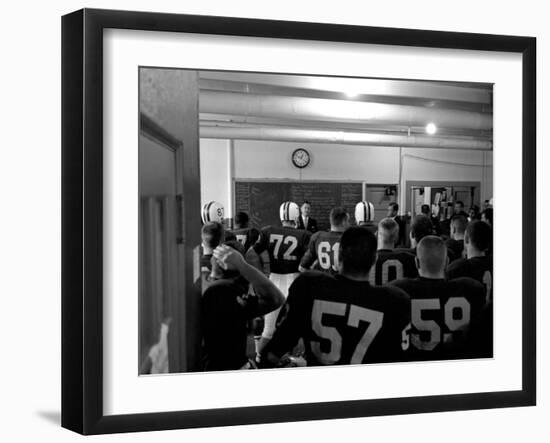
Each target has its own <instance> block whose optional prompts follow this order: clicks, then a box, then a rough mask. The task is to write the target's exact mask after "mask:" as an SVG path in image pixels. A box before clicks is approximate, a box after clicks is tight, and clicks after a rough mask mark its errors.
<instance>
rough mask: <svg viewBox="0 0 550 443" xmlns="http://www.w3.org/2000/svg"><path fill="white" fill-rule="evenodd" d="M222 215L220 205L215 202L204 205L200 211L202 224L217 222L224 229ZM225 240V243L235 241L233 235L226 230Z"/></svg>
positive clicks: (222, 210)
mask: <svg viewBox="0 0 550 443" xmlns="http://www.w3.org/2000/svg"><path fill="white" fill-rule="evenodd" d="M224 214H225V211H224V208H223V205H222V204H221V203H219V202H217V201H210V202H208V203H205V204H204V205H203V206H202V209H201V220H202V224H203V225H205V224H206V223H210V222H218V223H220V224H221V225H222V226H223V227H224V228H225V227H226V226H225V220H224ZM225 239H226V240H227V241H229V240H235V234H233V233H232V232H231V231H228V230H226V231H225Z"/></svg>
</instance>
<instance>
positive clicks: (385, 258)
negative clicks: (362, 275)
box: [370, 217, 418, 286]
mask: <svg viewBox="0 0 550 443" xmlns="http://www.w3.org/2000/svg"><path fill="white" fill-rule="evenodd" d="M398 240H399V226H398V224H397V222H396V221H395V220H394V219H393V218H390V217H387V218H384V219H382V220H381V221H380V223H378V251H377V253H376V263H375V264H374V266H373V267H372V269H371V272H370V282H371V284H373V285H378V286H379V285H385V284H386V283H388V282H390V281H393V280H399V279H402V278H414V277H417V276H418V273H417V271H416V264H415V260H414V255H413V254H411V253H409V252H405V251H400V250H398V249H394V246H395V244H396V243H397V242H398Z"/></svg>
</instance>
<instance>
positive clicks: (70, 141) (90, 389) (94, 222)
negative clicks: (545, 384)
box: [62, 9, 536, 434]
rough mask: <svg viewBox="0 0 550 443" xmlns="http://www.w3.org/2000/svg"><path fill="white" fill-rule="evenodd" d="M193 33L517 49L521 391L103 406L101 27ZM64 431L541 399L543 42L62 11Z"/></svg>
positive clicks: (462, 407)
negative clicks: (118, 409)
mask: <svg viewBox="0 0 550 443" xmlns="http://www.w3.org/2000/svg"><path fill="white" fill-rule="evenodd" d="M107 28H116V29H131V30H147V31H170V32H191V33H199V34H218V35H228V36H249V37H267V38H285V39H301V40H316V41H332V42H351V43H368V44H377V45H398V46H411V47H412V46H416V47H425V48H454V49H470V50H480V51H503V52H510V53H519V54H521V55H522V71H523V79H522V82H523V83H522V89H523V98H522V100H523V104H522V106H523V109H522V111H523V115H522V128H523V139H522V161H523V182H522V184H521V185H522V195H523V207H522V222H523V232H522V240H523V245H522V253H523V269H522V271H523V274H522V275H523V281H522V388H521V389H520V390H517V391H504V392H485V393H473V394H457V395H436V396H421V397H404V398H392V399H371V400H357V401H337V402H326V403H307V404H289V405H288V404H287V405H266V406H260V407H237V408H231V409H209V410H198V411H192V410H191V411H177V412H160V413H143V414H132V415H114V416H113V415H111V416H106V415H104V412H103V407H102V404H103V375H102V371H103V343H102V340H103V339H102V325H103V318H102V315H103V298H102V294H103V286H102V282H103V209H102V207H103V197H102V196H103V181H102V180H103V166H102V165H103V148H102V137H103V123H102V120H103V115H102V105H103V98H102V94H103V90H102V76H103V48H102V45H103V40H102V35H103V30H104V29H107ZM62 201H63V203H62V272H63V274H62V426H63V427H65V428H68V429H71V430H73V431H76V432H79V433H82V434H102V433H115V432H130V431H147V430H161V429H176V428H193V427H211V426H227V425H239V424H257V423H273V422H285V421H301V420H319V419H333V418H350V417H363V416H379V415H390V414H411V413H423V412H435V411H457V410H466V409H484V408H502V407H514V406H528V405H535V403H536V337H535V335H536V315H535V314H536V312H535V309H536V275H535V274H536V39H535V38H532V37H517V36H504V35H484V34H470V33H456V32H440V31H423V30H411V29H390V28H378V27H363V26H348V25H338V24H319V23H301V22H286V21H284V22H283V21H274V20H256V19H243V18H230V17H210V16H193V15H177V14H163V13H148V12H127V11H110V10H95V9H83V10H79V11H76V12H73V13H71V14H68V15H65V16H64V17H63V18H62Z"/></svg>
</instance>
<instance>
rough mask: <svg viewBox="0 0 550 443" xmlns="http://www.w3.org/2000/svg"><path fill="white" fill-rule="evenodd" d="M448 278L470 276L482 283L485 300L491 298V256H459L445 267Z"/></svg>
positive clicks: (487, 300)
mask: <svg viewBox="0 0 550 443" xmlns="http://www.w3.org/2000/svg"><path fill="white" fill-rule="evenodd" d="M447 277H448V278H449V279H453V278H457V277H470V278H473V279H474V280H477V281H478V282H480V283H483V285H484V286H485V300H486V302H489V301H491V300H492V299H493V257H492V256H482V257H472V258H470V259H466V258H461V259H460V260H456V261H454V262H453V263H451V264H450V265H449V266H448V267H447Z"/></svg>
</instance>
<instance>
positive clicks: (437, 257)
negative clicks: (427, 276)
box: [416, 235, 447, 273]
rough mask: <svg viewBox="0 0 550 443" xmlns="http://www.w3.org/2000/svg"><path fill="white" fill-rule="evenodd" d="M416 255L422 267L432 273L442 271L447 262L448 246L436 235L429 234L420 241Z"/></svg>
mask: <svg viewBox="0 0 550 443" xmlns="http://www.w3.org/2000/svg"><path fill="white" fill-rule="evenodd" d="M416 256H417V257H418V261H419V262H420V269H424V270H426V271H427V272H430V273H438V272H441V271H442V270H443V269H444V268H445V265H446V264H447V247H446V246H445V243H444V242H443V240H441V238H439V237H438V236H436V235H427V236H426V237H424V238H423V239H422V240H420V242H419V243H418V246H417V247H416Z"/></svg>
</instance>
